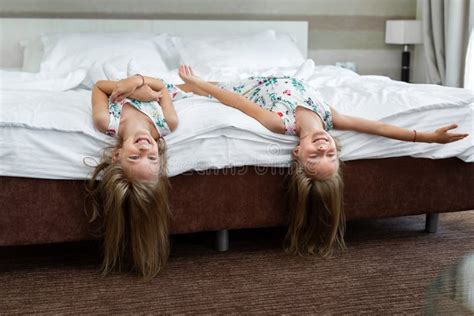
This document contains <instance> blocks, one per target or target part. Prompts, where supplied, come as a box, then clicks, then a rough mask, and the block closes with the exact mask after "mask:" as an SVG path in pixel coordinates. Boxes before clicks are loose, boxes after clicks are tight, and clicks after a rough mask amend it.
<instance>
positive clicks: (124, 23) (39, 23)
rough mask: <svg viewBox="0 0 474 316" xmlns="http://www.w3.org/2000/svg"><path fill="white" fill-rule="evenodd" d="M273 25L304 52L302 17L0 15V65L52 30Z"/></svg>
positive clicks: (202, 30)
mask: <svg viewBox="0 0 474 316" xmlns="http://www.w3.org/2000/svg"><path fill="white" fill-rule="evenodd" d="M268 29H274V30H276V31H279V32H286V33H287V34H289V35H290V36H291V37H292V38H293V39H294V40H295V41H296V43H297V45H298V47H299V49H300V50H301V52H302V53H303V56H305V57H306V56H307V52H308V22H306V21H208V20H104V19H38V18H34V19H30V18H2V19H0V40H1V45H0V67H21V64H22V60H23V59H22V58H23V55H22V51H21V47H20V44H19V43H20V41H23V40H32V39H35V38H38V37H39V36H40V35H41V34H42V33H56V32H126V31H130V32H153V33H170V34H175V35H210V36H212V35H244V34H251V33H255V32H259V31H263V30H268Z"/></svg>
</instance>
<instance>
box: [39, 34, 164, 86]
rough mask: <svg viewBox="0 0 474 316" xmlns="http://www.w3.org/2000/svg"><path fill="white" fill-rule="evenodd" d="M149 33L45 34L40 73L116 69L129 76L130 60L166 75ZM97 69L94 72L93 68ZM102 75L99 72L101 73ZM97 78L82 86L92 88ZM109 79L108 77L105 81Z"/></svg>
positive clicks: (152, 35)
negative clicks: (139, 62)
mask: <svg viewBox="0 0 474 316" xmlns="http://www.w3.org/2000/svg"><path fill="white" fill-rule="evenodd" d="M154 38H156V35H155V34H150V33H69V34H66V33H57V34H48V35H42V36H41V41H42V43H43V47H44V57H43V61H42V62H41V66H40V70H41V71H42V72H43V71H46V72H47V71H52V70H54V71H56V72H63V73H67V72H70V71H73V70H76V69H80V68H83V69H86V70H87V71H88V74H94V72H95V71H96V69H100V68H102V69H104V67H105V68H107V67H108V68H109V69H112V68H113V69H114V71H115V70H118V72H120V73H123V74H126V73H127V65H128V63H129V62H130V59H132V58H135V59H137V60H140V61H141V63H142V64H143V65H145V66H146V67H148V66H149V67H152V68H153V69H158V70H160V71H162V72H167V70H168V69H167V67H166V65H165V63H164V61H163V60H162V58H161V56H160V54H159V52H158V50H157V46H156V43H155V41H154ZM92 67H93V68H95V69H93V68H92ZM99 72H100V71H99ZM95 79H97V78H96V76H89V75H88V76H87V77H86V79H84V82H83V85H85V86H86V87H89V88H90V87H91V86H92V85H93V84H94V82H95ZM105 79H108V78H105Z"/></svg>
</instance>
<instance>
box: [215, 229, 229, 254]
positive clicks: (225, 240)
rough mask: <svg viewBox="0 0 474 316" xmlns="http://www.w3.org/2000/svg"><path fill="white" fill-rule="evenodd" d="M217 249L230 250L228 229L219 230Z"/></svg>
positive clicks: (217, 233)
mask: <svg viewBox="0 0 474 316" xmlns="http://www.w3.org/2000/svg"><path fill="white" fill-rule="evenodd" d="M216 250H217V251H227V250H229V231H228V230H227V229H223V230H218V231H217V232H216Z"/></svg>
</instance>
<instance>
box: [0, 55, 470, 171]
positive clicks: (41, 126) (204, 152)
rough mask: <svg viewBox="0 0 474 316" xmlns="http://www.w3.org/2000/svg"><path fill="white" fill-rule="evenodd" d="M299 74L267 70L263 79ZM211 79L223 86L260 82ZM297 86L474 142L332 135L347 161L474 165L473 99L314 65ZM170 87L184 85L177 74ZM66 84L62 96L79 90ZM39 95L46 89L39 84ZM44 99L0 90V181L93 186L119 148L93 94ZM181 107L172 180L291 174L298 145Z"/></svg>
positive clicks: (217, 110)
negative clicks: (104, 155)
mask: <svg viewBox="0 0 474 316" xmlns="http://www.w3.org/2000/svg"><path fill="white" fill-rule="evenodd" d="M295 71H296V69H280V70H269V71H267V72H265V73H264V74H269V73H271V72H273V73H284V74H290V73H294V72H295ZM2 75H3V72H0V76H2ZM212 75H213V76H214V77H213V78H214V80H215V79H216V78H223V79H230V78H235V77H236V76H241V77H244V76H248V75H255V73H252V74H247V73H246V74H238V73H234V74H232V73H231V74H229V73H226V74H222V75H221V76H220V77H219V74H212ZM297 76H298V77H300V78H303V79H306V80H307V81H308V82H309V83H310V85H312V86H314V87H315V88H317V89H318V91H319V92H320V93H321V95H322V97H323V98H325V99H326V100H327V101H328V102H329V103H330V104H331V105H333V106H334V107H335V108H336V109H338V110H339V111H340V112H342V113H347V114H350V115H356V116H361V117H365V118H371V119H381V120H383V121H385V122H388V123H392V124H396V125H399V126H402V127H407V128H411V129H417V130H420V131H421V130H434V129H435V128H437V127H440V126H443V125H446V124H450V123H453V122H456V123H458V124H459V128H458V130H459V131H462V132H468V133H470V134H471V136H470V137H468V138H467V139H465V140H462V141H459V142H456V143H452V144H448V145H437V144H419V143H417V144H413V143H409V142H398V141H394V140H390V139H385V138H382V137H376V136H371V135H364V134H359V133H353V132H341V131H334V132H333V133H334V135H336V136H337V137H338V138H339V139H340V140H341V142H342V145H343V150H342V156H341V157H342V159H343V160H354V159H363V158H386V157H394V156H414V157H425V158H433V159H436V158H447V157H459V158H460V159H462V160H464V161H468V162H473V161H474V143H473V136H474V135H472V133H473V120H474V94H472V93H471V92H469V91H467V90H463V89H455V88H445V87H439V86H433V85H409V84H405V83H400V82H395V81H391V80H389V79H388V78H385V77H373V76H359V75H357V74H355V73H353V72H350V71H347V70H344V69H340V68H336V67H332V66H320V67H314V64H313V63H312V62H307V63H306V64H305V65H304V66H303V67H302V68H300V69H299V70H298V72H297ZM165 77H168V78H176V76H175V75H174V74H166V75H165ZM0 79H2V80H4V78H1V77H0ZM35 79H38V78H35ZM63 80H64V82H63V85H64V86H67V85H72V82H66V81H67V80H66V79H63ZM68 80H71V81H72V80H77V78H70V79H68ZM37 86H38V87H45V86H46V85H42V84H41V80H39V81H38V83H37ZM44 90H46V89H43V88H42V90H31V89H30V90H28V89H26V88H25V87H22V86H21V83H18V85H16V86H13V87H10V88H8V87H4V88H2V89H0V101H1V103H0V128H1V131H2V133H1V136H2V137H1V139H0V175H3V176H20V177H32V178H49V179H85V178H88V177H89V176H90V174H91V171H92V168H91V167H88V166H86V165H85V164H84V158H85V157H90V158H92V159H93V160H98V159H99V157H100V154H101V149H102V148H104V147H106V146H109V145H112V140H111V139H110V138H108V137H107V136H105V135H103V134H101V133H99V132H97V131H96V130H94V128H93V127H92V120H91V107H90V91H88V90H80V89H78V90H68V91H44ZM175 107H176V110H177V112H178V116H179V119H180V124H179V127H178V129H177V130H176V132H174V133H172V134H171V135H170V136H168V137H167V143H168V147H169V174H170V175H171V176H174V175H177V174H180V173H183V172H186V171H189V170H205V169H213V168H224V167H228V166H241V165H263V166H286V165H288V162H289V160H290V157H291V156H290V155H291V150H292V148H293V147H294V146H295V144H296V142H297V138H296V137H292V136H286V135H280V134H275V133H272V132H270V131H268V130H266V129H265V128H264V127H263V126H261V125H260V124H259V123H258V122H257V121H255V120H253V119H252V118H250V117H247V116H246V115H244V114H243V113H241V112H239V111H238V110H235V109H232V108H230V107H226V106H223V105H221V104H220V103H218V102H217V101H215V100H211V99H208V98H204V97H195V98H191V99H184V100H180V101H177V102H175ZM90 162H92V160H90Z"/></svg>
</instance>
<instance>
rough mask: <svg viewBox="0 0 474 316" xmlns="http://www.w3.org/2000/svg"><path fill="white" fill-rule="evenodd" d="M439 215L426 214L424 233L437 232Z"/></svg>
mask: <svg viewBox="0 0 474 316" xmlns="http://www.w3.org/2000/svg"><path fill="white" fill-rule="evenodd" d="M438 222H439V214H437V213H436V214H426V223H425V231H426V232H427V233H436V231H437V230H438Z"/></svg>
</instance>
